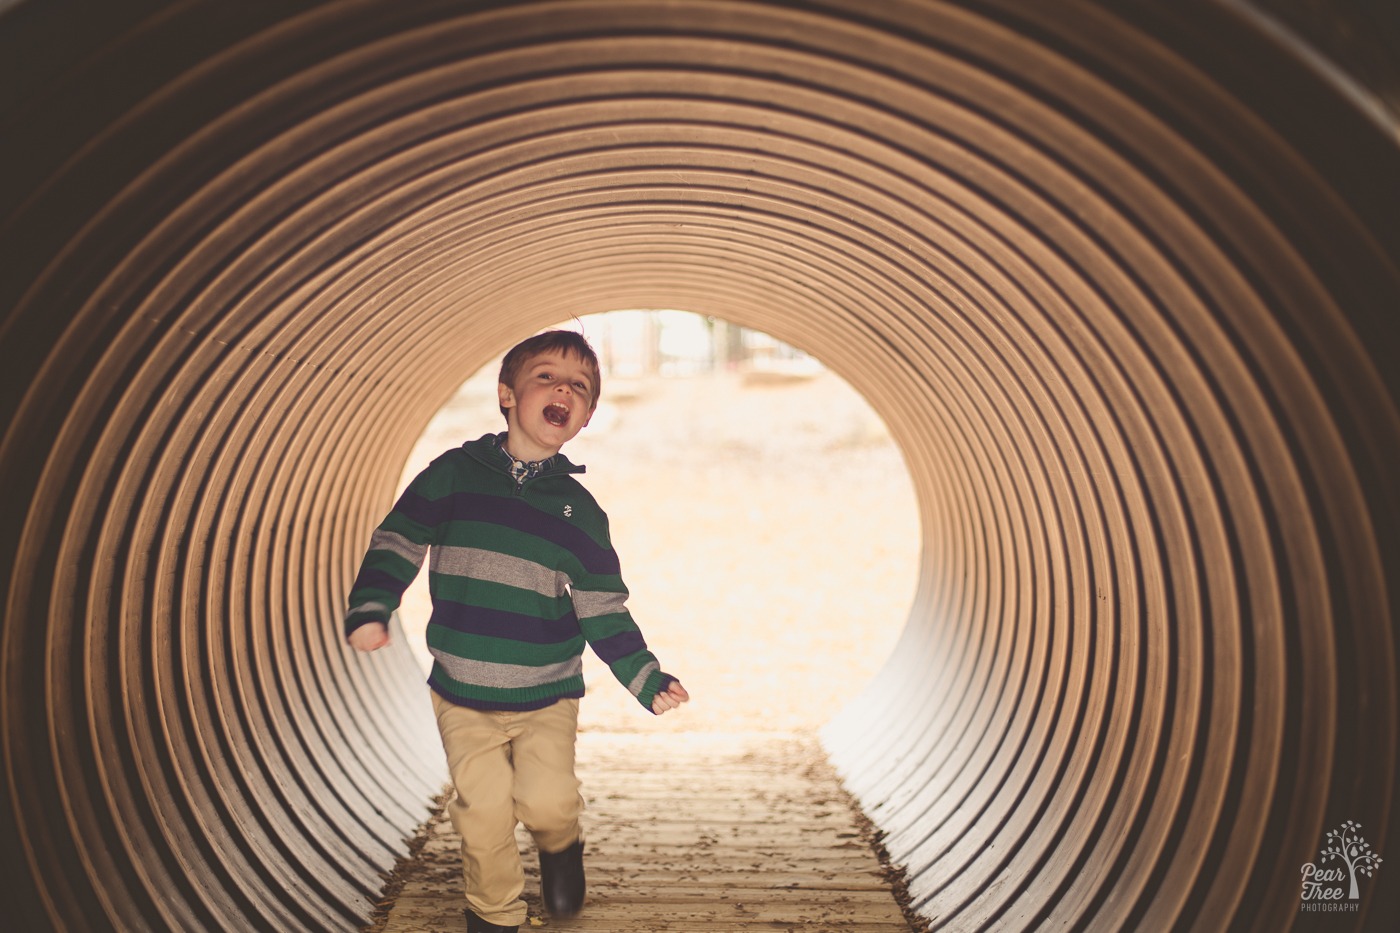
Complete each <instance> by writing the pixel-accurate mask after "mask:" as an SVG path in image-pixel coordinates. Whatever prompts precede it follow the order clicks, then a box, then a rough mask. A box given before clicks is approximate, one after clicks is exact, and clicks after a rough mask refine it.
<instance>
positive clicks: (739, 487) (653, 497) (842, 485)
mask: <svg viewBox="0 0 1400 933" xmlns="http://www.w3.org/2000/svg"><path fill="white" fill-rule="evenodd" d="M555 327H560V328H565V329H570V330H577V331H579V332H581V333H583V334H584V335H585V336H586V337H588V339H589V340H590V341H591V342H592V343H593V345H594V346H595V349H597V350H598V351H599V354H600V358H601V359H600V362H601V365H602V371H603V386H604V389H603V395H602V398H601V400H600V402H599V406H598V411H597V412H596V414H595V415H594V417H593V420H592V421H591V422H590V424H589V426H588V427H587V428H585V429H584V430H583V432H582V433H580V435H579V436H578V437H577V438H575V439H574V440H573V441H571V442H570V444H569V446H568V447H567V448H566V449H565V451H564V453H565V454H567V455H568V456H570V458H571V459H572V460H573V461H574V462H576V463H582V464H584V465H585V466H587V467H588V468H589V471H588V473H587V474H586V475H585V476H584V477H583V478H582V479H583V481H584V484H585V486H586V487H587V488H588V489H589V490H590V492H591V493H592V494H593V495H594V496H595V497H596V498H598V499H599V501H600V502H601V503H602V504H603V507H604V509H605V510H606V511H607V512H608V514H609V517H610V525H611V526H612V529H613V532H612V533H613V539H614V542H615V545H616V546H617V547H618V549H619V554H620V555H622V557H623V559H624V565H623V566H624V579H626V580H627V581H628V583H629V587H630V589H631V590H632V591H633V595H632V597H631V600H630V603H631V604H632V606H633V610H632V611H633V615H634V617H636V618H637V619H638V620H639V624H642V626H643V628H642V630H643V633H644V634H645V635H646V636H647V638H648V639H649V641H651V642H652V643H653V647H654V650H656V651H657V652H658V654H659V655H660V656H661V657H662V659H663V662H664V663H665V664H666V665H667V669H668V670H672V669H674V672H675V673H677V674H678V675H679V674H680V673H681V672H682V671H686V672H688V673H686V675H685V677H684V682H685V683H686V684H687V686H688V688H689V689H691V690H692V693H694V694H695V695H696V696H698V697H701V698H703V699H702V700H701V701H700V702H697V703H693V704H692V705H691V706H690V707H687V709H686V711H685V715H684V716H683V717H679V718H677V717H672V718H670V719H668V720H666V721H665V722H660V721H657V720H652V719H651V718H650V717H644V716H643V717H641V718H640V719H639V718H638V716H637V714H638V711H637V710H636V709H635V708H634V707H635V704H634V703H632V702H631V701H630V698H629V697H627V696H626V695H624V694H623V693H621V692H618V691H616V690H615V686H616V685H615V683H614V681H613V678H612V675H611V674H610V673H609V672H608V670H607V669H606V667H605V666H603V665H602V664H601V662H598V661H597V659H596V658H595V657H594V656H593V655H592V654H591V653H589V652H585V672H584V673H585V680H586V682H587V684H588V691H589V695H588V699H587V701H586V703H585V704H584V705H583V707H582V709H583V713H582V716H583V719H582V720H581V722H582V727H583V728H595V729H603V730H622V731H626V730H637V729H647V728H660V729H664V730H668V731H669V730H675V729H681V730H701V731H724V730H731V731H773V732H788V731H792V730H803V731H810V730H814V729H816V728H817V727H819V726H821V725H823V724H824V723H826V721H827V720H829V719H830V718H831V717H832V716H834V715H835V714H836V712H837V711H838V710H839V709H840V708H841V707H843V706H844V705H845V704H846V703H847V702H848V701H849V700H850V699H851V698H853V697H854V696H855V694H856V693H857V692H858V691H859V689H860V688H861V687H863V686H864V685H865V683H866V682H867V681H868V680H869V679H870V678H871V677H873V676H874V674H875V673H876V671H877V670H878V669H879V667H880V665H881V664H882V663H883V662H884V661H885V659H886V657H887V655H888V654H889V652H890V650H891V649H892V647H893V645H894V643H895V640H896V637H897V635H898V633H899V632H900V631H901V630H902V629H903V627H904V625H905V624H906V623H907V620H908V618H909V608H910V604H911V602H912V600H913V594H914V589H915V585H916V582H917V574H918V555H919V551H920V533H919V529H918V507H917V501H916V499H915V497H914V493H913V488H912V484H911V482H910V480H909V475H908V470H907V468H906V467H905V465H904V462H903V459H902V456H901V454H900V452H899V450H898V448H897V446H896V445H895V443H894V440H893V439H892V438H891V436H890V434H889V430H888V428H887V427H886V425H885V423H884V421H883V420H882V419H881V418H880V416H879V414H878V413H877V412H876V411H874V410H873V409H872V408H870V406H869V405H868V404H867V403H866V402H865V400H864V399H863V398H861V396H860V395H859V394H858V393H857V392H856V391H855V390H854V389H852V388H851V387H850V386H849V385H848V384H847V383H846V382H845V381H844V380H842V379H841V378H840V377H839V376H837V375H836V374H835V373H832V372H831V371H830V370H829V369H827V368H826V367H825V366H824V365H822V364H821V362H820V361H818V360H816V359H814V358H813V357H811V356H808V355H807V354H805V353H803V352H802V351H800V350H798V349H796V348H793V347H792V346H790V345H789V344H786V343H784V342H782V341H779V340H776V339H775V338H773V337H771V336H770V335H768V334H765V333H763V332H761V331H753V330H750V329H747V328H743V327H739V326H737V325H733V324H730V323H729V322H726V321H723V320H716V319H713V318H708V317H705V316H702V315H698V314H693V313H690V312H684V311H666V312H655V311H614V312H603V313H598V314H591V315H586V316H584V317H582V318H580V319H577V320H573V321H564V322H560V323H558V324H556V325H550V327H547V328H545V329H553V328H555ZM499 365H500V363H499V359H496V360H493V361H492V362H489V363H487V364H486V365H485V366H483V367H482V368H481V369H480V370H479V371H477V372H476V373H475V374H473V375H472V376H471V377H470V378H468V379H467V380H466V381H465V382H464V384H463V385H462V386H461V387H460V388H459V389H458V390H457V391H456V393H455V394H454V395H453V397H452V398H451V399H450V400H449V401H448V402H447V404H446V405H444V406H443V408H442V409H441V410H440V411H439V412H438V413H437V414H435V415H434V416H433V419H432V420H431V421H430V422H429V424H428V426H427V428H425V430H424V433H423V436H422V437H421V438H420V439H419V440H418V441H417V442H416V443H415V445H414V448H413V451H412V452H411V453H410V455H409V457H408V460H407V462H406V465H405V467H404V470H403V472H402V474H401V476H400V478H399V484H398V489H399V491H402V489H404V488H406V487H407V485H408V483H409V482H410V481H411V480H412V479H413V477H414V476H416V475H417V474H418V472H419V471H420V470H421V469H422V468H423V467H425V466H426V465H427V464H428V462H430V461H431V460H432V458H434V457H436V456H437V455H439V454H441V453H442V452H443V451H444V450H446V449H449V448H451V447H454V446H457V445H458V444H460V443H461V442H462V441H463V440H466V439H469V438H475V437H478V436H480V435H482V434H483V433H488V432H491V433H495V432H498V431H500V430H502V428H503V422H502V419H501V418H500V417H499V415H498V413H497V412H496V410H495V404H496V403H495V392H496V374H497V372H498V371H499ZM595 487H596V488H595ZM431 612H432V607H431V601H430V600H429V598H428V595H427V587H426V580H425V574H423V573H420V575H419V578H418V579H417V580H416V581H415V582H414V584H413V586H411V587H410V588H409V590H408V591H407V592H406V593H405V596H404V602H403V605H402V607H401V610H400V614H401V616H402V617H403V619H402V624H403V629H404V634H405V637H406V639H407V641H408V643H409V644H410V645H411V646H412V647H413V650H414V654H415V657H416V658H417V660H418V662H419V664H420V666H422V667H423V668H424V669H425V670H426V669H427V668H428V667H429V666H431V655H430V654H429V653H428V651H427V647H426V643H425V640H424V631H425V629H426V625H427V620H428V617H429V616H430V615H431ZM644 620H650V621H649V622H647V621H644Z"/></svg>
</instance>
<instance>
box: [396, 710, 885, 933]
mask: <svg viewBox="0 0 1400 933" xmlns="http://www.w3.org/2000/svg"><path fill="white" fill-rule="evenodd" d="M579 776H580V777H581V778H582V779H583V783H584V798H585V800H586V801H587V812H586V813H585V823H584V826H585V836H586V839H587V843H586V852H587V854H586V856H585V866H586V871H587V875H588V900H587V902H586V905H585V907H584V909H583V913H582V914H580V915H579V916H578V917H576V918H574V919H573V920H569V921H558V920H553V919H551V918H549V917H548V916H547V915H545V914H544V913H543V911H542V909H541V905H540V899H539V868H538V861H537V856H536V855H535V852H534V846H533V844H532V843H531V842H530V839H529V836H528V834H526V833H525V832H524V830H523V829H522V830H520V831H519V838H520V844H521V850H522V857H523V858H524V861H525V866H526V880H525V899H526V901H527V902H528V903H529V906H530V920H529V921H528V923H527V924H526V925H525V926H522V927H521V930H522V933H523V931H526V930H533V929H553V930H558V931H561V933H562V931H566V930H567V931H573V930H578V931H599V933H601V931H608V933H641V931H646V933H662V931H694V933H710V931H723V930H732V931H753V930H791V931H821V930H832V931H848V930H849V931H854V930H860V931H871V933H894V931H901V933H908V931H909V929H910V927H909V925H908V923H907V922H906V921H905V919H904V917H903V914H902V913H901V911H900V909H899V906H898V905H897V904H896V903H895V899H894V896H893V894H892V893H891V891H890V886H889V884H888V883H886V881H885V880H884V877H883V871H882V869H881V866H880V863H879V860H878V859H877V858H876V856H875V854H874V852H873V851H872V850H871V847H870V844H869V842H868V841H867V840H866V839H864V838H863V837H862V834H861V832H860V829H859V828H858V825H857V817H856V815H855V813H854V812H853V811H852V810H851V808H850V804H849V802H848V798H847V797H846V796H845V794H844V793H843V792H842V790H841V788H840V785H839V783H838V781H837V779H836V776H835V774H834V772H833V771H832V769H831V767H830V766H829V765H828V764H827V762H826V759H825V756H824V755H823V754H822V752H821V749H820V747H819V746H818V745H817V743H816V741H815V740H814V739H810V738H805V737H791V736H784V735H777V736H774V735H771V734H769V735H765V734H755V733H749V734H738V735H735V734H713V733H668V734H662V733H649V734H641V735H630V734H618V733H589V732H585V733H583V734H581V735H580V736H579ZM457 846H458V841H457V836H456V834H455V833H454V832H453V830H452V825H451V823H450V822H448V820H447V818H446V816H445V815H443V816H439V817H437V818H436V819H435V820H433V821H432V823H431V824H430V827H429V834H428V839H427V841H426V843H424V845H423V849H422V850H421V852H420V854H419V857H418V858H417V859H416V860H415V861H414V862H413V863H412V864H411V865H409V866H408V867H407V868H406V869H405V870H404V871H402V872H401V873H400V878H399V880H400V881H401V882H402V888H401V890H400V891H399V893H398V895H397V897H396V899H395V900H394V902H393V905H392V908H391V909H390V911H389V914H388V918H387V922H385V921H383V920H381V923H382V926H379V927H378V928H379V929H383V930H384V931H386V933H410V931H415V933H416V931H433V933H438V931H445V930H465V928H466V927H465V924H464V922H463V919H462V907H463V906H464V905H463V900H462V893H461V874H460V867H459V866H460V860H459V856H458V851H457Z"/></svg>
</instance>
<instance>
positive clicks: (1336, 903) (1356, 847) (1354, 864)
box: [1302, 820, 1383, 910]
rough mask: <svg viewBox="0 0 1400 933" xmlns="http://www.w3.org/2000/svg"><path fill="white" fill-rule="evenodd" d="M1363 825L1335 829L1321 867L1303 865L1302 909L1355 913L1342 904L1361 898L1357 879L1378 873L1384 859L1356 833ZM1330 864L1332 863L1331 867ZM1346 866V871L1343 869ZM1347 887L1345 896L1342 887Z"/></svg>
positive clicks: (1324, 852) (1353, 907)
mask: <svg viewBox="0 0 1400 933" xmlns="http://www.w3.org/2000/svg"><path fill="white" fill-rule="evenodd" d="M1359 829H1361V824H1360V823H1356V822H1353V821H1352V820H1347V821H1346V822H1345V823H1343V824H1342V825H1341V826H1339V827H1337V828H1336V829H1333V830H1329V831H1328V833H1327V842H1326V843H1325V844H1324V845H1323V848H1322V858H1320V859H1319V860H1318V861H1319V862H1320V863H1321V864H1314V863H1312V862H1309V863H1307V864H1306V865H1304V866H1303V907H1302V909H1303V910H1329V909H1330V910H1337V909H1341V910H1355V909H1356V905H1355V903H1352V904H1351V905H1350V906H1348V905H1346V904H1345V903H1344V902H1343V899H1345V901H1350V902H1355V901H1357V900H1358V899H1359V898H1360V897H1361V890H1360V888H1359V887H1358V886H1357V883H1356V876H1357V875H1365V876H1366V877H1367V878H1370V877H1372V876H1373V875H1374V874H1375V873H1376V869H1377V868H1379V867H1380V865H1381V862H1382V861H1383V859H1382V858H1381V857H1380V855H1379V854H1377V853H1376V852H1375V851H1374V850H1373V849H1372V848H1371V844H1370V843H1369V842H1367V841H1366V840H1365V839H1362V838H1361V834H1360V833H1359V832H1357V830H1359ZM1329 863H1331V864H1330V865H1329ZM1343 865H1345V866H1346V868H1345V870H1344V869H1343V868H1342V866H1343ZM1344 883H1345V884H1347V885H1348V888H1347V889H1346V891H1345V893H1344V891H1343V888H1342V885H1343V884H1344Z"/></svg>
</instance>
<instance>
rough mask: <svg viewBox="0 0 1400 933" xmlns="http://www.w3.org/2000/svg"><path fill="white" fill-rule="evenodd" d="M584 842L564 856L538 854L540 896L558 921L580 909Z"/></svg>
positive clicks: (581, 906)
mask: <svg viewBox="0 0 1400 933" xmlns="http://www.w3.org/2000/svg"><path fill="white" fill-rule="evenodd" d="M583 890H584V884H583V840H582V839H580V840H579V841H578V842H575V843H574V844H573V845H571V846H569V847H568V848H567V849H565V850H564V851H563V852H541V853H540V894H541V895H542V896H543V897H544V906H545V907H546V909H548V910H549V912H550V913H551V914H552V915H553V916H555V917H559V918H560V919H567V918H569V917H572V916H574V915H575V914H577V913H578V912H579V911H580V910H581V909H582V908H583Z"/></svg>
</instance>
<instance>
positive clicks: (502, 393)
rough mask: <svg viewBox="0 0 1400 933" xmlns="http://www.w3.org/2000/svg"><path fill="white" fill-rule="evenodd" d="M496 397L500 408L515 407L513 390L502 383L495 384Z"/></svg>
mask: <svg viewBox="0 0 1400 933" xmlns="http://www.w3.org/2000/svg"><path fill="white" fill-rule="evenodd" d="M496 397H497V398H498V399H500V401H501V407H502V408H514V407H515V390H514V389H512V388H511V387H510V386H508V385H506V384H505V383H504V382H498V383H496Z"/></svg>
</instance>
